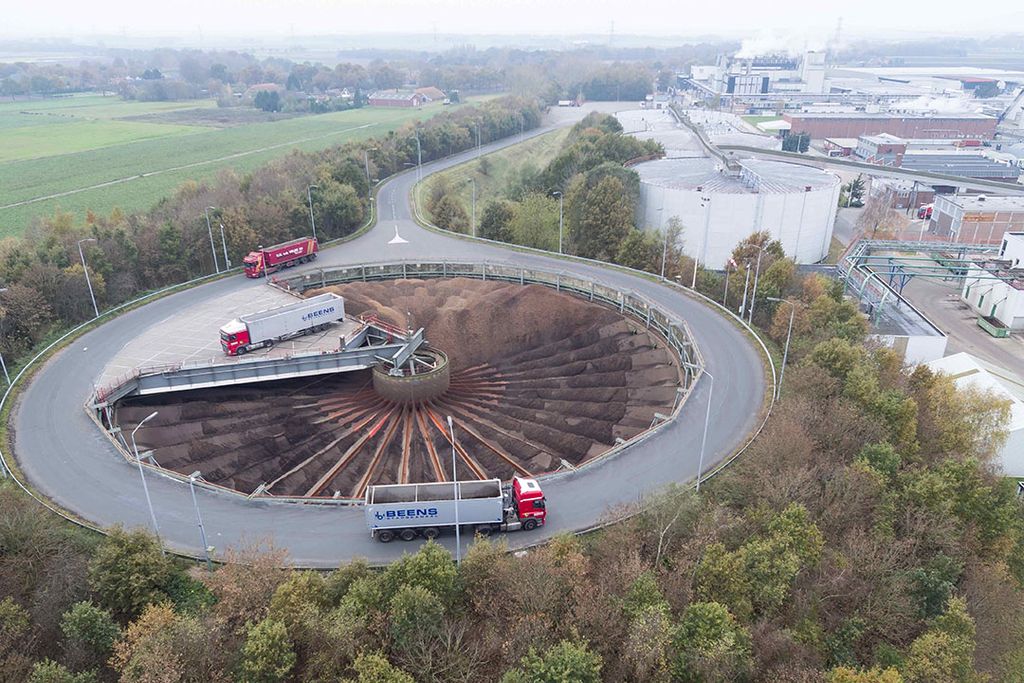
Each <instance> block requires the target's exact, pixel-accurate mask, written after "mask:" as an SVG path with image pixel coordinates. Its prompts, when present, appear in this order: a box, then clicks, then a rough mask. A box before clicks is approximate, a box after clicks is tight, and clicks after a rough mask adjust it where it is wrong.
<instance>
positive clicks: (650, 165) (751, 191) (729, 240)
mask: <svg viewBox="0 0 1024 683" xmlns="http://www.w3.org/2000/svg"><path fill="white" fill-rule="evenodd" d="M739 165H740V169H739V171H738V172H729V171H722V170H719V169H718V168H717V167H716V165H715V164H714V162H712V161H711V160H710V159H706V158H703V157H695V158H683V159H679V158H676V159H659V160H657V161H649V162H646V163H642V164H638V165H636V166H634V167H633V168H634V170H635V171H636V172H637V173H638V174H639V175H640V194H641V207H640V215H639V217H638V218H639V221H640V224H641V225H642V226H644V227H646V228H648V229H653V230H657V229H660V228H661V227H662V226H663V225H664V224H665V223H666V222H667V221H668V220H669V219H670V218H672V217H673V216H675V217H678V218H679V219H680V220H681V221H682V224H683V235H682V241H683V245H682V248H683V251H684V252H686V253H687V254H689V255H690V256H692V257H694V258H696V259H698V260H699V261H701V262H702V263H704V264H706V265H707V267H708V268H716V269H718V268H723V267H724V266H725V263H726V261H727V260H728V259H729V257H730V255H731V253H732V250H733V248H734V247H735V246H736V244H737V243H738V242H740V241H741V240H743V239H744V238H746V237H748V236H750V235H751V234H752V233H754V232H758V231H761V230H765V231H767V232H769V233H770V234H771V236H772V238H773V239H777V240H780V241H781V242H782V247H783V249H784V250H785V252H786V254H787V255H790V256H794V255H795V258H796V261H797V262H798V263H815V262H817V261H820V260H821V259H823V258H824V257H825V256H826V255H827V254H828V248H829V244H830V242H831V240H832V226H833V223H834V222H835V215H836V207H837V204H838V201H839V187H840V181H839V178H838V177H837V176H835V175H833V174H831V173H828V172H825V171H821V170H819V169H816V168H810V167H806V166H799V165H796V164H789V163H785V162H778V161H765V160H760V159H745V160H742V161H740V162H739Z"/></svg>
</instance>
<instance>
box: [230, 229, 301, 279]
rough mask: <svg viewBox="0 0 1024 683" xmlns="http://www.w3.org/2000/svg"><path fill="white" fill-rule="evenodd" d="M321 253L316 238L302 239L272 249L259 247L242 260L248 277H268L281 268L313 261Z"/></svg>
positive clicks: (276, 245)
mask: <svg viewBox="0 0 1024 683" xmlns="http://www.w3.org/2000/svg"><path fill="white" fill-rule="evenodd" d="M318 251H320V244H319V243H318V242H317V241H316V238H315V237H300V238H299V239H295V240H291V241H290V242H282V243H281V244H275V245H274V246H272V247H266V248H264V247H259V248H257V249H256V251H250V252H249V255H248V256H246V257H245V258H244V259H242V266H243V267H244V269H245V276H246V277H266V276H267V275H269V274H270V273H273V272H274V271H277V270H280V269H281V268H290V267H291V266H297V265H299V264H300V263H305V262H307V261H312V260H313V259H315V258H316V254H317V252H318Z"/></svg>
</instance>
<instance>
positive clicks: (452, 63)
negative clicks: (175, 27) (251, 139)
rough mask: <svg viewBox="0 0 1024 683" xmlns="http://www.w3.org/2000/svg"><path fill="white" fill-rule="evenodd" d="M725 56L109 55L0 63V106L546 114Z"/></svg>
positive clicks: (602, 52) (646, 88)
mask: <svg viewBox="0 0 1024 683" xmlns="http://www.w3.org/2000/svg"><path fill="white" fill-rule="evenodd" d="M728 47H730V45H728V44H723V45H714V44H702V45H691V46H682V47H680V48H674V49H662V50H658V49H645V50H625V49H623V50H613V49H580V50H575V51H572V52H570V53H568V54H567V53H565V52H563V51H556V50H519V49H511V48H508V49H500V48H492V49H489V50H481V51H477V50H474V49H472V48H456V49H452V50H448V51H445V52H441V53H427V52H404V51H391V52H381V53H380V54H379V55H377V56H374V57H372V58H369V59H367V58H366V55H362V54H359V55H356V56H358V59H355V60H352V61H341V62H340V63H338V64H335V65H334V66H328V65H325V64H321V63H313V62H293V61H291V60H288V59H283V58H280V57H267V58H262V59H259V58H257V57H255V56H253V55H251V54H248V53H245V52H238V51H202V50H172V49H159V50H149V51H142V50H138V51H132V50H116V51H109V54H108V55H103V56H100V55H97V56H96V57H95V58H90V59H84V60H81V61H78V62H76V63H74V64H62V63H48V62H38V63H36V62H15V63H0V96H6V97H12V98H14V97H23V96H32V95H35V96H39V95H44V96H46V95H58V94H69V93H76V92H92V91H103V92H115V93H118V94H120V95H122V96H123V97H125V98H128V99H138V100H181V99H195V98H200V97H214V98H217V99H218V102H219V103H220V104H221V105H222V106H229V105H232V104H235V103H238V102H239V100H237V99H236V98H235V97H233V96H232V95H233V93H234V94H241V93H243V92H244V91H245V90H246V89H247V88H248V87H250V86H253V85H259V84H267V83H275V84H277V85H279V86H281V87H282V89H284V90H285V91H287V92H288V93H295V94H300V95H302V97H289V98H286V100H287V102H288V106H289V108H291V109H301V108H303V107H309V106H310V100H309V99H308V98H307V97H306V96H311V95H322V94H332V93H335V94H336V93H337V92H338V91H340V90H343V89H347V90H349V91H350V93H351V94H360V95H361V97H357V98H356V100H357V102H359V101H362V99H363V98H365V95H366V94H367V93H368V92H370V91H372V90H375V89H390V88H401V87H407V86H410V85H417V86H434V87H438V88H441V89H442V90H444V91H445V92H452V91H461V92H462V93H463V94H467V93H490V92H499V91H508V92H512V93H513V94H518V95H528V96H531V97H540V98H541V99H542V100H543V101H544V102H547V103H549V104H551V103H554V102H555V101H556V100H559V99H564V98H576V97H583V98H585V99H588V100H642V99H643V98H644V96H645V95H647V94H648V93H650V92H651V89H652V86H653V84H654V83H655V81H657V82H658V84H659V85H660V86H661V87H669V86H675V75H674V74H675V73H676V71H679V70H682V69H685V68H686V67H687V66H689V65H690V64H694V63H698V62H700V63H705V62H707V61H709V60H710V61H713V60H714V57H715V55H716V54H717V53H718V52H719V51H721V50H723V49H726V48H728ZM101 52H102V51H101ZM382 56H386V59H385V58H382ZM313 101H314V102H316V101H319V100H318V99H317V100H313Z"/></svg>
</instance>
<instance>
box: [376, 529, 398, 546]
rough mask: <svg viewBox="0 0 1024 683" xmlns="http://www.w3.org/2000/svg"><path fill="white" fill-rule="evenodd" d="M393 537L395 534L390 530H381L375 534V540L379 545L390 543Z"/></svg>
mask: <svg viewBox="0 0 1024 683" xmlns="http://www.w3.org/2000/svg"><path fill="white" fill-rule="evenodd" d="M394 537H395V532H394V531H392V530H391V529H381V530H380V531H378V532H377V540H378V541H380V542H381V543H390V542H391V541H392V539H394Z"/></svg>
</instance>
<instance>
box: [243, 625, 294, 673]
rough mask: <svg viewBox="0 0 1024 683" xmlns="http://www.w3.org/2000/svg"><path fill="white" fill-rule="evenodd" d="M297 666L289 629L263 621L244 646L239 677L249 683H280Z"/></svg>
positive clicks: (247, 636)
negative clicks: (289, 637)
mask: <svg viewBox="0 0 1024 683" xmlns="http://www.w3.org/2000/svg"><path fill="white" fill-rule="evenodd" d="M294 666H295V652H293V651H292V646H291V642H290V641H289V639H288V629H287V628H286V627H285V625H284V624H283V623H281V622H279V621H274V620H273V619H264V620H263V621H260V622H258V623H256V624H253V625H251V626H250V627H249V629H248V632H247V634H246V638H245V645H243V646H242V661H241V663H240V664H239V677H240V679H241V680H243V681H246V682H247V683H281V682H282V681H285V680H287V679H288V675H289V673H291V670H292V667H294Z"/></svg>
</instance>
